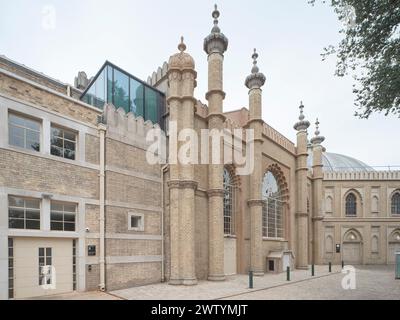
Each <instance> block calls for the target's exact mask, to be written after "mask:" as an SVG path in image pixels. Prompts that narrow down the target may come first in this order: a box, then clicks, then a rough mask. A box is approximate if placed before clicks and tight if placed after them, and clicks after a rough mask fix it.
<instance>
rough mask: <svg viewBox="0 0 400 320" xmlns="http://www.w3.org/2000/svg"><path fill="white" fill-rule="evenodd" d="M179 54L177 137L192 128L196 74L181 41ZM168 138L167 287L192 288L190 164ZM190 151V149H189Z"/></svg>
mask: <svg viewBox="0 0 400 320" xmlns="http://www.w3.org/2000/svg"><path fill="white" fill-rule="evenodd" d="M178 49H179V50H180V53H177V54H175V55H173V56H171V58H170V59H169V71H168V80H169V97H168V105H169V112H170V122H174V123H175V124H176V128H177V134H178V135H179V132H181V130H183V129H193V128H194V105H195V99H194V97H193V94H194V88H195V86H196V76H197V74H196V71H195V70H194V60H193V58H192V57H191V56H190V55H189V54H187V53H185V52H184V51H185V50H186V45H185V44H184V43H183V38H182V40H181V43H180V44H179V46H178ZM175 141H177V140H173V139H172V138H170V160H171V159H176V160H177V162H176V163H174V162H171V161H170V181H169V182H168V185H169V188H170V224H171V236H170V238H171V240H170V241H171V276H170V282H169V283H170V284H183V285H194V284H196V283H197V279H196V270H195V223H194V221H195V218H194V214H195V190H196V188H197V183H196V182H195V181H194V167H193V165H194V164H193V163H192V162H186V161H185V162H181V160H183V161H184V160H186V159H180V158H179V157H178V155H177V154H175V155H173V154H171V153H173V152H177V151H179V147H180V146H181V145H182V144H183V143H184V142H178V141H177V145H176V147H171V144H172V143H175ZM192 150H193V149H192Z"/></svg>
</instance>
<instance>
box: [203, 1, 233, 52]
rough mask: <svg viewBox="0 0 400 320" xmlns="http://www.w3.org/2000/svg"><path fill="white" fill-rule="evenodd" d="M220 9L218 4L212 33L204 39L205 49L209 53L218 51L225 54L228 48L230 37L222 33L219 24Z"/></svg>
mask: <svg viewBox="0 0 400 320" xmlns="http://www.w3.org/2000/svg"><path fill="white" fill-rule="evenodd" d="M219 14H220V13H219V11H218V9H217V5H215V9H214V11H213V13H212V17H213V18H214V26H213V28H212V29H211V33H210V34H209V35H208V36H207V37H206V38H205V39H204V51H205V52H206V53H207V54H211V53H213V52H217V53H220V54H223V53H224V52H225V51H226V49H227V48H228V38H227V37H225V35H224V34H223V33H221V29H220V28H219V26H218V18H219Z"/></svg>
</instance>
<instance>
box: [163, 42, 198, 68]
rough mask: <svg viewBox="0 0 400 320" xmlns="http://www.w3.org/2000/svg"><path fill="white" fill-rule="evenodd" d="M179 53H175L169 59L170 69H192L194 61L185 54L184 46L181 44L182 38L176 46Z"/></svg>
mask: <svg viewBox="0 0 400 320" xmlns="http://www.w3.org/2000/svg"><path fill="white" fill-rule="evenodd" d="M178 49H179V51H180V52H178V53H175V54H174V55H172V56H171V57H170V58H169V62H168V65H169V68H170V69H180V70H184V69H194V66H195V65H194V59H193V58H192V56H191V55H190V54H188V53H186V52H185V50H186V45H185V44H184V43H183V37H181V43H180V44H179V46H178Z"/></svg>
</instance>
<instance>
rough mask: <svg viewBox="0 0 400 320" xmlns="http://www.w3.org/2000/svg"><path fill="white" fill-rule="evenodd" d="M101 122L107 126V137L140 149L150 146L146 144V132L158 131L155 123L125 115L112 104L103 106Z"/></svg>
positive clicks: (121, 109) (131, 114) (129, 114)
mask: <svg viewBox="0 0 400 320" xmlns="http://www.w3.org/2000/svg"><path fill="white" fill-rule="evenodd" d="M103 122H104V123H105V125H106V126H107V135H108V136H110V137H111V138H112V137H115V138H118V139H120V140H121V141H124V142H125V143H129V144H132V145H135V146H138V147H142V148H146V147H147V146H148V145H149V144H151V143H150V142H148V143H147V142H146V135H147V133H148V131H149V130H152V129H160V126H159V125H158V124H157V123H156V124H153V123H152V122H151V121H150V120H147V121H144V119H143V118H142V117H141V116H138V117H136V116H135V115H134V114H133V113H132V112H128V113H126V112H125V110H124V109H123V108H118V109H117V108H115V106H114V105H112V104H106V105H105V106H104V111H103Z"/></svg>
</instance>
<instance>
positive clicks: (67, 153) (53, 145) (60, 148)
mask: <svg viewBox="0 0 400 320" xmlns="http://www.w3.org/2000/svg"><path fill="white" fill-rule="evenodd" d="M76 142H77V134H76V132H74V131H72V130H68V129H64V128H61V127H59V126H56V125H53V124H52V125H51V137H50V153H51V154H52V155H53V156H57V157H61V158H65V159H70V160H75V157H76V146H77V143H76Z"/></svg>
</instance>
